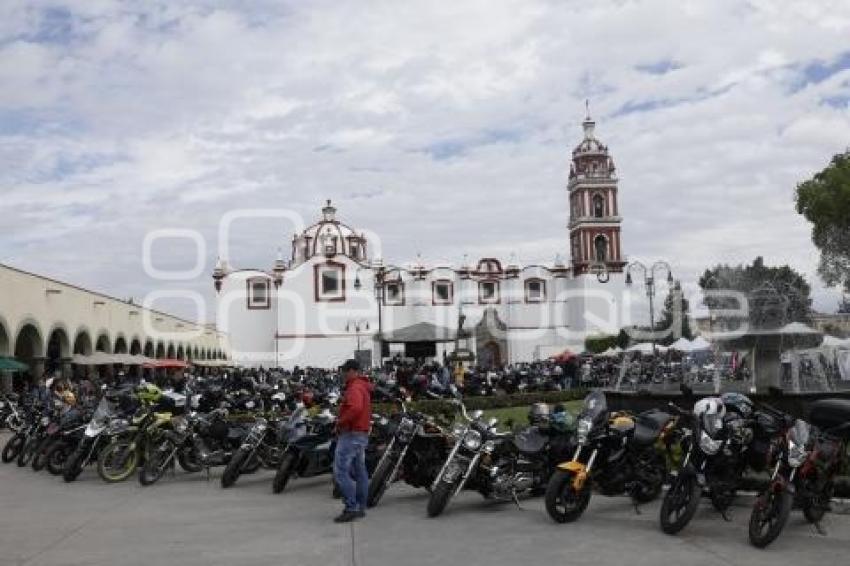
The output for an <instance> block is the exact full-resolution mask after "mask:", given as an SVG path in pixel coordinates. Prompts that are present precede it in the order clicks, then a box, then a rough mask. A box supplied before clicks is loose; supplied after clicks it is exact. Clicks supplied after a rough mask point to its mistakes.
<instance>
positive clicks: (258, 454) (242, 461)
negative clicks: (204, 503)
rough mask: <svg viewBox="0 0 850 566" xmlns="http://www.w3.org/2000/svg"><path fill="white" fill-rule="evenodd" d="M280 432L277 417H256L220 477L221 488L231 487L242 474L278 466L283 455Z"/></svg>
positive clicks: (278, 418) (279, 422) (279, 421)
mask: <svg viewBox="0 0 850 566" xmlns="http://www.w3.org/2000/svg"><path fill="white" fill-rule="evenodd" d="M281 432H282V431H281V418H280V416H279V415H277V414H273V415H271V416H269V418H266V417H261V416H258V417H256V419H255V420H254V424H253V426H252V427H251V429H250V430H249V431H248V434H247V435H246V436H245V438H244V440H243V441H242V445H241V446H240V447H239V448H238V449H237V450H236V452H234V453H233V455H232V456H231V458H230V461H229V462H228V463H227V467H225V469H224V473H222V475H221V487H231V486H232V485H233V484H235V483H236V480H238V479H239V476H241V475H242V474H243V473H251V472H254V471H256V470H257V469H258V468H259V467H260V466H262V467H264V468H268V469H275V468H277V467H278V466H280V462H281V458H282V456H283V453H284V452H283V448H282V443H281V441H280V436H281Z"/></svg>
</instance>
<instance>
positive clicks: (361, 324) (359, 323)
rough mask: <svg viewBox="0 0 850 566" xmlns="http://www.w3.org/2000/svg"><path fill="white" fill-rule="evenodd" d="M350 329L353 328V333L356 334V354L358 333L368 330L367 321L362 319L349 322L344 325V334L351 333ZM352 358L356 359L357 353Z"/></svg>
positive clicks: (358, 345) (358, 339)
mask: <svg viewBox="0 0 850 566" xmlns="http://www.w3.org/2000/svg"><path fill="white" fill-rule="evenodd" d="M352 327H354V332H355V333H356V334H357V352H360V332H361V331H368V330H369V321H368V320H364V319H358V320H349V321H348V322H346V323H345V331H346V332H351V328H352ZM354 357H355V358H356V357H357V353H355V354H354Z"/></svg>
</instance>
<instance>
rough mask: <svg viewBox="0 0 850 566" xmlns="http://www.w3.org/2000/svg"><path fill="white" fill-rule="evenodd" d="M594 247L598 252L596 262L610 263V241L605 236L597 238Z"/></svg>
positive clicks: (594, 240)
mask: <svg viewBox="0 0 850 566" xmlns="http://www.w3.org/2000/svg"><path fill="white" fill-rule="evenodd" d="M593 247H594V249H595V250H596V261H608V239H607V238H606V237H605V236H603V235H601V234H600V235H599V236H596V238H594V239H593Z"/></svg>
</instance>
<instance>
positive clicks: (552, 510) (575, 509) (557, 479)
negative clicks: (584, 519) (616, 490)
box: [546, 470, 590, 523]
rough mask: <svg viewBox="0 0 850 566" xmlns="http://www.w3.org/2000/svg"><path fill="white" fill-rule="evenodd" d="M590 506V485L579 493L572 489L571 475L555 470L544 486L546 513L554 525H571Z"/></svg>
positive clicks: (587, 484)
mask: <svg viewBox="0 0 850 566" xmlns="http://www.w3.org/2000/svg"><path fill="white" fill-rule="evenodd" d="M588 504H590V484H589V483H588V482H585V484H584V486H583V487H582V489H581V491H579V492H576V490H575V488H574V487H573V473H572V472H565V471H562V470H557V471H556V472H555V473H554V474H552V477H551V478H550V479H549V485H547V486H546V512H547V513H549V516H550V517H552V519H553V520H554V521H555V522H556V523H572V522H573V521H575V520H576V519H578V518H579V517H581V515H582V513H584V511H585V509H587V506H588Z"/></svg>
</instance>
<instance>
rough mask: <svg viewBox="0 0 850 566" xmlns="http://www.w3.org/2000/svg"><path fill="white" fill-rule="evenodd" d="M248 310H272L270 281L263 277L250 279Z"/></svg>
mask: <svg viewBox="0 0 850 566" xmlns="http://www.w3.org/2000/svg"><path fill="white" fill-rule="evenodd" d="M247 284H248V308H249V309H252V310H255V309H256V310H260V309H269V308H271V293H270V292H269V290H270V287H269V280H268V279H265V278H263V277H252V278H250V279H248V282H247Z"/></svg>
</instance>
